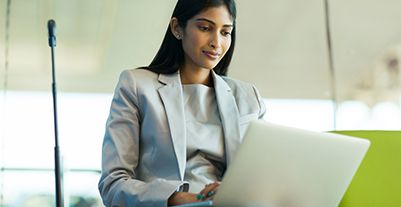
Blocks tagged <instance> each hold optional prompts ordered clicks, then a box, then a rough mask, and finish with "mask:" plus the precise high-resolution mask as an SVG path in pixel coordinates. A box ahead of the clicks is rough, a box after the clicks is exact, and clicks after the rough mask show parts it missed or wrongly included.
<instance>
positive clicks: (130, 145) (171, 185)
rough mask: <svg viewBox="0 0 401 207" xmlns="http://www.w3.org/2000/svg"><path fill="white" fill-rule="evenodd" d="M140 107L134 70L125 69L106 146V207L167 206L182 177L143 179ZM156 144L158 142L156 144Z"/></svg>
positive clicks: (103, 179)
mask: <svg viewBox="0 0 401 207" xmlns="http://www.w3.org/2000/svg"><path fill="white" fill-rule="evenodd" d="M139 109H140V106H139V102H138V96H137V91H136V83H135V81H134V77H133V74H132V72H130V71H124V72H122V73H121V75H120V79H119V82H118V84H117V87H116V90H115V92H114V97H113V100H112V104H111V108H110V114H109V117H108V120H107V124H106V132H105V136H104V140H103V147H102V176H101V178H100V181H99V185H98V187H99V191H100V194H101V197H102V200H103V203H104V204H105V205H106V206H119V207H122V206H144V207H146V206H167V200H168V198H169V197H170V195H171V194H172V193H173V192H174V191H176V190H177V189H178V188H179V187H180V186H182V185H183V184H184V182H183V181H180V180H166V179H163V178H156V179H154V180H152V181H150V182H145V181H142V180H139V179H138V178H137V176H136V174H135V169H136V167H137V166H138V160H139V150H140V146H139V145H140V129H141V127H140V124H141V121H140V110H139ZM155 144H156V143H155Z"/></svg>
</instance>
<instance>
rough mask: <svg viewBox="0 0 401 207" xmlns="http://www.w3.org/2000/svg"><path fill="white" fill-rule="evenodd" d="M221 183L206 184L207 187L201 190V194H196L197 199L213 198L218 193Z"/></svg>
mask: <svg viewBox="0 0 401 207" xmlns="http://www.w3.org/2000/svg"><path fill="white" fill-rule="evenodd" d="M219 185H220V184H219V183H218V182H214V183H210V184H207V185H205V188H203V190H201V191H200V192H199V194H198V195H197V196H196V199H198V200H206V199H210V198H212V197H213V196H214V195H215V194H216V191H217V189H218V187H219Z"/></svg>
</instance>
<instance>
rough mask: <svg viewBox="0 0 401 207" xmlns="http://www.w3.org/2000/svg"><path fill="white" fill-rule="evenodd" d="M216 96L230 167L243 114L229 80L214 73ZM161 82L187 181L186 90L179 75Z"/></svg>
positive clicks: (182, 173) (165, 77)
mask: <svg viewBox="0 0 401 207" xmlns="http://www.w3.org/2000/svg"><path fill="white" fill-rule="evenodd" d="M212 77H213V82H214V88H215V94H216V100H217V105H218V109H219V112H220V119H221V123H222V127H223V132H224V141H225V151H226V153H225V154H226V161H227V165H228V164H230V162H231V161H232V157H233V155H234V152H235V151H236V150H237V148H238V146H239V144H240V131H239V112H238V109H237V106H236V102H235V99H234V96H233V94H232V93H231V88H230V87H229V86H228V84H227V83H226V81H224V80H223V78H221V77H220V76H219V75H217V74H216V73H215V72H214V71H212ZM158 80H159V82H161V83H163V84H165V85H164V86H162V87H160V88H159V89H158V92H159V95H160V97H161V99H162V102H163V104H164V107H165V110H166V114H167V120H168V124H169V128H170V133H171V138H172V141H173V146H174V152H175V155H176V158H177V162H178V167H179V171H180V175H181V179H182V180H183V179H184V174H185V168H186V159H187V153H186V147H187V140H186V124H185V114H184V103H183V91H182V85H181V79H180V74H179V72H177V73H174V74H159V78H158Z"/></svg>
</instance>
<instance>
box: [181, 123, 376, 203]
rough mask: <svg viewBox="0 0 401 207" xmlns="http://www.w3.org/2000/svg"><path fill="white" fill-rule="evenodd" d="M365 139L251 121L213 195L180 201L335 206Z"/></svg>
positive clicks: (363, 150) (363, 151)
mask: <svg viewBox="0 0 401 207" xmlns="http://www.w3.org/2000/svg"><path fill="white" fill-rule="evenodd" d="M369 145H370V142H369V141H368V140H365V139H360V138H355V137H349V136H344V135H339V134H331V133H322V132H312V131H306V130H302V129H297V128H291V127H285V126H280V125H276V124H272V123H268V122H265V121H260V120H258V121H253V122H251V123H250V125H249V127H248V130H247V132H246V134H245V137H244V140H243V142H242V144H241V146H240V148H239V150H238V152H237V154H236V155H235V157H234V159H233V162H232V163H231V164H230V166H229V168H228V169H227V171H226V173H225V175H224V178H223V181H222V183H221V185H220V187H219V190H218V192H217V194H216V196H215V198H214V199H213V201H205V202H198V203H191V204H185V205H180V207H192V206H216V207H226V206H227V207H236V206H238V207H240V206H241V207H244V206H249V207H337V206H338V205H339V203H340V201H341V199H342V197H343V195H344V194H345V191H346V190H347V188H348V186H349V184H350V182H351V180H352V177H353V176H354V174H355V172H356V171H357V169H358V167H359V165H360V163H361V162H362V160H363V157H364V156H365V154H366V152H367V150H368V148H369Z"/></svg>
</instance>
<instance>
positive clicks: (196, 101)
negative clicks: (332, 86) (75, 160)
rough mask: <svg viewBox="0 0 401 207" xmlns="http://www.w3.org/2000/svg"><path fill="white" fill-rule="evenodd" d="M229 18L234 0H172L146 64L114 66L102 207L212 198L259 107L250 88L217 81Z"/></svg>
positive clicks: (224, 60)
mask: <svg viewBox="0 0 401 207" xmlns="http://www.w3.org/2000/svg"><path fill="white" fill-rule="evenodd" d="M235 17H236V8H235V3H234V1H233V0H196V1H195V0H178V2H177V5H176V7H175V9H174V12H173V15H172V18H171V21H170V24H169V27H168V29H167V32H166V34H165V37H164V40H163V42H162V45H161V47H160V49H159V51H158V53H157V55H156V57H155V58H154V59H153V61H152V62H151V64H150V65H149V66H148V67H142V68H139V69H135V70H126V71H124V72H122V74H121V76H120V80H119V83H118V85H117V87H116V90H115V94H114V98H113V101H112V104H111V109H110V115H109V118H108V121H107V126H106V134H105V137H104V141H103V152H102V177H101V179H100V182H99V191H100V193H101V195H102V198H103V202H104V204H105V205H106V206H167V205H179V204H185V203H191V202H198V201H202V200H206V199H212V198H213V196H214V195H215V193H216V192H217V189H218V186H219V181H221V179H222V177H223V175H224V172H225V169H226V168H227V166H228V165H229V164H230V161H231V159H232V157H233V155H234V153H235V152H236V149H237V148H238V146H239V144H240V142H241V139H242V137H243V134H244V132H245V130H246V127H247V124H248V123H249V122H250V121H252V120H255V119H258V118H261V117H262V116H263V114H264V112H265V108H264V105H263V102H262V100H261V98H260V96H259V94H258V92H257V90H256V88H254V87H253V86H252V85H250V84H247V83H243V82H240V81H237V80H233V79H230V78H228V77H225V75H226V73H227V69H228V66H229V64H230V62H231V58H232V55H233V51H234V45H235Z"/></svg>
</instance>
